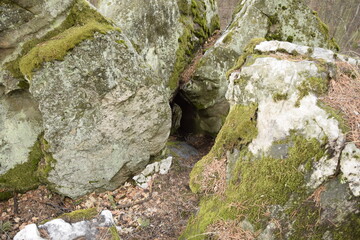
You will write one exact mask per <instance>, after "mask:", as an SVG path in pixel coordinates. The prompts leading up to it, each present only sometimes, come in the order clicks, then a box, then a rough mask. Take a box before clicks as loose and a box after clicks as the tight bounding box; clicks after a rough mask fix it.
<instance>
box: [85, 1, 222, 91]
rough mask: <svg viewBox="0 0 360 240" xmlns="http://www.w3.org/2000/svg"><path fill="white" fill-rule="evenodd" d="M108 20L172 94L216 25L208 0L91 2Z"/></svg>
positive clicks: (212, 9)
mask: <svg viewBox="0 0 360 240" xmlns="http://www.w3.org/2000/svg"><path fill="white" fill-rule="evenodd" d="M91 2H92V3H93V4H94V6H96V7H97V8H98V10H99V12H100V13H102V14H103V15H104V16H105V17H107V18H109V19H112V20H113V21H114V22H115V23H116V24H117V25H118V26H120V28H121V29H122V30H123V31H124V33H125V34H126V35H127V36H128V37H129V39H130V41H131V42H132V44H133V45H134V46H135V48H136V50H137V51H138V53H139V54H140V55H141V56H142V57H143V58H144V59H145V62H146V63H147V64H149V65H150V66H151V67H152V68H153V69H154V71H155V72H156V73H158V74H159V76H160V77H161V78H162V79H163V81H164V82H165V83H166V85H167V86H168V87H169V89H170V92H173V91H174V90H175V89H176V88H177V86H178V83H179V75H180V73H181V72H182V71H183V70H184V68H185V66H186V65H187V64H188V63H189V62H190V61H191V59H192V56H193V54H194V53H195V51H196V49H198V48H199V46H200V45H201V44H202V43H203V42H204V41H205V40H206V39H207V38H208V37H209V36H210V35H211V34H212V33H213V32H214V31H215V30H216V29H218V28H219V27H220V26H219V17H218V15H217V6H216V1H212V0H192V1H188V0H149V1H142V0H123V1H113V0H103V1H91Z"/></svg>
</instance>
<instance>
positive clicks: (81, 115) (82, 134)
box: [0, 0, 171, 198]
mask: <svg viewBox="0 0 360 240" xmlns="http://www.w3.org/2000/svg"><path fill="white" fill-rule="evenodd" d="M71 6H72V7H71V8H70V9H69V10H68V15H67V17H66V18H65V19H64V21H63V22H62V23H61V24H60V26H59V27H58V28H56V29H54V30H52V31H50V32H49V33H48V34H47V35H46V36H45V37H43V38H40V39H35V44H34V43H33V41H31V42H30V43H26V44H25V45H24V46H27V48H28V49H26V50H24V51H23V52H22V53H21V54H19V56H18V58H16V59H15V60H13V61H10V62H7V63H6V64H5V67H4V68H3V69H4V72H7V73H8V74H11V73H12V72H11V71H8V68H7V67H8V66H12V67H13V70H14V72H18V74H19V75H18V78H14V79H15V80H14V81H18V79H21V81H22V82H23V83H24V84H19V82H16V83H15V84H13V85H14V86H17V88H22V90H17V91H14V90H15V89H11V88H9V87H8V86H10V85H6V84H3V82H5V81H0V89H1V105H0V106H1V107H0V109H1V110H0V111H1V113H3V114H2V115H1V122H0V124H1V126H2V129H1V133H2V135H1V151H0V153H1V158H0V159H1V171H0V190H1V192H4V191H5V192H6V191H10V190H11V191H13V190H15V191H24V190H28V189H29V188H32V187H36V186H37V185H38V184H40V183H47V184H49V185H50V186H51V187H52V188H53V189H55V190H56V191H58V192H60V193H61V194H64V195H66V196H70V197H73V198H76V197H79V196H81V195H83V194H85V193H87V192H90V191H93V190H95V189H114V188H116V187H118V186H119V185H120V184H122V183H123V182H124V181H125V180H126V179H127V178H128V177H130V176H131V175H133V174H136V173H138V172H140V171H141V170H142V169H143V168H144V167H145V166H146V164H147V163H148V161H149V159H150V156H151V155H155V154H157V153H158V152H159V151H160V150H161V149H162V148H163V147H164V146H165V143H166V140H167V138H168V136H169V133H170V125H171V110H170V106H169V103H168V98H169V97H168V96H169V95H168V93H167V91H166V87H165V86H164V83H163V82H162V80H161V79H160V78H158V77H157V75H156V74H155V73H154V72H153V70H152V69H151V68H150V67H149V66H148V65H147V64H146V63H145V62H144V60H143V59H142V57H141V56H140V55H139V54H138V53H137V52H136V50H135V48H134V47H133V46H132V44H131V42H130V41H129V40H128V39H127V37H125V35H123V34H122V33H121V30H119V29H118V28H117V27H115V26H113V25H112V24H111V23H109V22H108V21H107V20H106V19H105V18H104V17H102V16H101V15H100V14H99V13H98V12H97V11H96V10H95V9H93V8H92V7H91V6H90V5H89V4H88V3H87V2H85V1H83V0H76V1H73V2H72V5H71ZM29 46H30V47H29ZM3 66H4V65H3ZM3 79H4V78H1V80H3ZM27 88H29V89H27ZM42 132H43V133H42ZM41 133H42V134H41ZM19 142H20V143H19ZM18 149H21V151H18ZM10 157H16V160H12V159H11V160H10V159H9V158H10ZM20 183H25V186H20ZM30 183H31V184H30Z"/></svg>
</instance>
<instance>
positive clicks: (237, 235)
mask: <svg viewBox="0 0 360 240" xmlns="http://www.w3.org/2000/svg"><path fill="white" fill-rule="evenodd" d="M208 229H209V231H210V232H212V233H213V235H214V236H215V237H216V239H218V240H231V239H236V240H253V239H255V238H256V235H255V234H254V233H253V232H251V231H248V230H244V229H243V228H242V227H241V226H240V223H239V222H238V221H236V220H231V221H217V222H215V223H214V224H212V225H211V226H210V227H209V228H208Z"/></svg>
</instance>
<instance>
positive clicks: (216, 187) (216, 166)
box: [201, 158, 227, 196]
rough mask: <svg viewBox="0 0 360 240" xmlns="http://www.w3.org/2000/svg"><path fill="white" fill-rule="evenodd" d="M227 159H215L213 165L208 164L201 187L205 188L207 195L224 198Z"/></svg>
mask: <svg viewBox="0 0 360 240" xmlns="http://www.w3.org/2000/svg"><path fill="white" fill-rule="evenodd" d="M226 165H227V161H226V158H222V159H214V160H213V161H212V162H211V163H209V164H206V166H205V169H204V172H203V175H202V176H203V177H202V179H201V186H206V187H204V191H205V193H206V194H213V193H215V194H217V195H219V196H223V195H224V193H225V190H226Z"/></svg>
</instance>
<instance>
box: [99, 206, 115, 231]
mask: <svg viewBox="0 0 360 240" xmlns="http://www.w3.org/2000/svg"><path fill="white" fill-rule="evenodd" d="M100 217H102V218H103V219H102V220H103V222H102V223H100V227H110V226H112V225H114V224H115V222H114V218H113V215H112V213H111V211H109V210H103V211H102V212H101V213H100Z"/></svg>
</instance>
